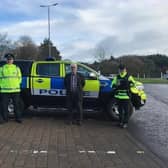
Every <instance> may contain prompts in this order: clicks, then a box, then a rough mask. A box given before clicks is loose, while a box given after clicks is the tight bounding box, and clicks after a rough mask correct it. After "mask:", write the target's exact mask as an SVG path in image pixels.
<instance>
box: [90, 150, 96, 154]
mask: <svg viewBox="0 0 168 168" xmlns="http://www.w3.org/2000/svg"><path fill="white" fill-rule="evenodd" d="M88 153H96V151H94V150H91V151H88Z"/></svg>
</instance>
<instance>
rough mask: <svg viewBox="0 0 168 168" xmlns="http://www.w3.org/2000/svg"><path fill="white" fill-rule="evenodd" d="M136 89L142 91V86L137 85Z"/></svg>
mask: <svg viewBox="0 0 168 168" xmlns="http://www.w3.org/2000/svg"><path fill="white" fill-rule="evenodd" d="M136 88H137V89H138V90H144V85H138V86H136Z"/></svg>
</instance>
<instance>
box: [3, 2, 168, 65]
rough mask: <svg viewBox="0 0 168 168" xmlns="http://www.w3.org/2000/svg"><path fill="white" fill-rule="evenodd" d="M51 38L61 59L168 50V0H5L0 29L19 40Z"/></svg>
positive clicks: (9, 36) (145, 53)
mask: <svg viewBox="0 0 168 168" xmlns="http://www.w3.org/2000/svg"><path fill="white" fill-rule="evenodd" d="M54 3H58V5H57V6H52V7H50V39H51V41H52V42H53V44H54V45H55V46H56V47H57V49H58V50H59V51H60V53H61V56H62V58H63V59H71V60H74V61H85V62H92V61H94V60H96V55H98V53H99V52H100V50H103V51H105V55H106V57H107V58H108V57H110V56H111V55H112V56H114V57H115V58H117V57H119V56H122V55H128V54H136V55H148V54H156V53H160V54H166V55H168V1H167V0H103V1H99V0H15V1H11V0H1V3H0V33H7V35H8V38H9V39H10V40H12V41H16V40H18V39H19V37H21V36H24V35H26V36H30V37H31V38H32V40H33V41H34V42H35V43H36V44H37V45H40V43H42V42H43V40H44V38H48V8H47V7H43V8H42V7H40V5H51V4H54Z"/></svg>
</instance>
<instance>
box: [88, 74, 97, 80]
mask: <svg viewBox="0 0 168 168" xmlns="http://www.w3.org/2000/svg"><path fill="white" fill-rule="evenodd" d="M89 78H90V79H95V80H96V79H97V75H96V73H94V72H90V73H89Z"/></svg>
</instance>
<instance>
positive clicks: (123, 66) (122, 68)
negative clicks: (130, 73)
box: [118, 64, 126, 70]
mask: <svg viewBox="0 0 168 168" xmlns="http://www.w3.org/2000/svg"><path fill="white" fill-rule="evenodd" d="M125 68H126V66H125V65H124V64H120V65H119V66H118V69H120V70H124V69H125Z"/></svg>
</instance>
